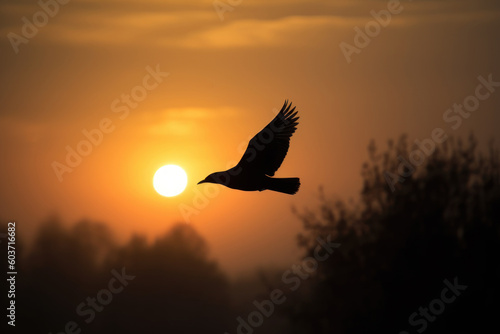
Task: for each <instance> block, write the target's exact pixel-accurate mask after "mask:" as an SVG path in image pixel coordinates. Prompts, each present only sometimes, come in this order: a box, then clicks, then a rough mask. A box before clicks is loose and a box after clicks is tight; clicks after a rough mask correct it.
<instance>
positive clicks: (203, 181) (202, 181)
mask: <svg viewBox="0 0 500 334" xmlns="http://www.w3.org/2000/svg"><path fill="white" fill-rule="evenodd" d="M202 183H207V181H205V180H201V181H200V182H198V184H202Z"/></svg>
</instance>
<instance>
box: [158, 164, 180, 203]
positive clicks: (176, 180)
mask: <svg viewBox="0 0 500 334" xmlns="http://www.w3.org/2000/svg"><path fill="white" fill-rule="evenodd" d="M186 185H187V174H186V172H185V171H184V169H182V168H181V167H179V166H176V165H166V166H163V167H160V168H159V169H158V170H157V171H156V173H155V176H154V177H153V186H154V188H155V190H156V191H157V192H158V194H160V195H162V196H166V197H173V196H177V195H179V194H180V193H182V192H183V191H184V189H186Z"/></svg>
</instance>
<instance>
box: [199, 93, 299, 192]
mask: <svg viewBox="0 0 500 334" xmlns="http://www.w3.org/2000/svg"><path fill="white" fill-rule="evenodd" d="M290 107H291V103H290V104H288V103H287V101H285V104H284V105H283V107H282V108H281V110H280V112H279V113H278V115H276V117H275V118H274V119H273V120H272V121H271V122H270V123H269V124H268V125H267V126H266V127H265V128H264V129H262V131H260V132H259V133H258V134H257V135H255V136H254V137H253V138H252V139H251V140H250V142H249V144H248V147H247V149H246V151H245V153H244V154H243V157H242V158H241V160H240V162H238V164H237V165H236V166H234V167H233V168H230V169H228V170H226V171H224V172H216V173H212V174H210V175H209V176H207V177H206V178H205V179H204V180H203V181H200V182H199V183H198V184H200V183H206V182H209V183H218V184H222V185H225V186H226V187H229V188H232V189H238V190H245V191H256V190H259V191H262V190H266V189H268V190H273V191H278V192H282V193H286V194H291V195H293V194H295V193H296V192H297V191H298V190H299V187H300V179H299V178H296V177H294V178H272V177H270V176H274V173H275V172H276V171H277V170H278V168H279V167H280V166H281V163H282V162H283V160H284V159H285V156H286V154H287V152H288V147H289V146H290V138H291V137H292V135H293V133H294V132H295V130H296V129H297V125H298V122H297V120H298V119H299V117H295V116H296V115H297V112H294V110H295V108H293V109H291V110H290Z"/></svg>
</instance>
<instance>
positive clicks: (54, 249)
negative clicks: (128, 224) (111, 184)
mask: <svg viewBox="0 0 500 334" xmlns="http://www.w3.org/2000/svg"><path fill="white" fill-rule="evenodd" d="M18 256H19V257H20V258H21V255H20V254H18ZM122 270H124V272H125V273H126V275H129V276H130V277H134V278H133V279H131V280H130V281H128V283H127V285H126V286H124V287H123V288H122V289H121V290H120V291H118V292H113V293H107V292H105V291H104V292H101V291H103V290H109V289H110V288H109V284H110V280H111V279H113V277H116V276H115V274H119V273H122ZM113 272H115V274H113ZM19 273H20V274H19V275H18V276H17V280H18V282H17V295H16V303H17V305H18V310H17V326H16V327H18V328H20V329H21V330H22V332H26V333H29V332H33V333H34V332H40V333H50V332H52V333H60V332H63V333H64V332H65V327H66V326H67V324H68V323H69V322H71V321H74V322H75V323H76V324H77V325H78V329H81V330H82V332H83V333H84V332H89V333H143V332H147V331H155V332H158V331H162V332H174V333H201V332H204V333H220V332H221V330H222V329H223V328H226V327H227V324H228V322H229V321H232V320H233V315H232V313H231V312H230V309H229V307H230V306H229V295H228V294H229V288H228V283H227V280H226V278H225V276H224V275H223V274H222V273H221V271H220V270H219V269H218V267H217V265H216V264H215V263H214V262H213V261H211V260H209V258H208V248H207V246H206V244H205V241H204V240H203V239H202V238H201V237H200V236H199V235H198V234H197V233H196V232H195V231H194V230H193V228H192V227H190V226H189V225H186V224H180V225H176V226H174V227H173V228H172V229H171V230H170V231H169V232H168V233H166V234H165V235H163V236H161V237H159V238H158V239H156V240H155V241H154V242H153V243H152V244H149V243H147V242H146V239H145V238H144V237H142V236H137V235H136V236H134V237H132V238H131V240H130V241H129V242H128V243H126V244H125V245H119V244H118V243H117V242H116V241H115V240H114V237H113V233H112V232H111V231H110V230H109V228H108V227H107V226H106V225H104V224H99V223H91V222H87V221H82V222H79V223H77V224H76V225H74V226H72V227H70V228H66V227H64V226H63V224H62V223H60V222H59V221H58V220H57V218H52V219H50V220H49V221H47V222H46V223H44V224H42V225H41V227H40V229H39V231H38V233H37V235H36V238H35V241H34V243H33V245H32V246H31V247H30V249H29V250H28V253H27V254H24V256H22V260H19ZM119 286H120V283H119V281H115V282H114V288H115V289H117V288H118V287H119ZM106 293H107V294H108V296H107V297H106ZM100 294H102V296H104V297H106V298H108V297H109V296H111V300H110V301H109V303H108V300H106V303H105V304H99V295H100ZM102 296H101V297H102ZM96 297H97V298H96ZM104 297H102V298H104ZM87 298H94V300H96V301H97V303H98V306H99V309H95V310H94V311H89V310H90V309H91V307H90V306H88V305H89V304H88V302H87ZM102 298H101V299H102ZM102 300H105V299H102ZM79 306H81V309H80V312H78V307H79Z"/></svg>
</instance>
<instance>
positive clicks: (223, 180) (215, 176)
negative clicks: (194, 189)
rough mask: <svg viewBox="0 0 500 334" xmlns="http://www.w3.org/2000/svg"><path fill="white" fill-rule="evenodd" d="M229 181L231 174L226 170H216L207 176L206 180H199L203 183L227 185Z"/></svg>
mask: <svg viewBox="0 0 500 334" xmlns="http://www.w3.org/2000/svg"><path fill="white" fill-rule="evenodd" d="M228 182H229V175H227V173H226V172H216V173H212V174H210V175H209V176H207V177H206V178H205V179H204V180H201V181H200V182H198V184H202V183H218V184H223V185H226V184H227V183H228Z"/></svg>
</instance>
